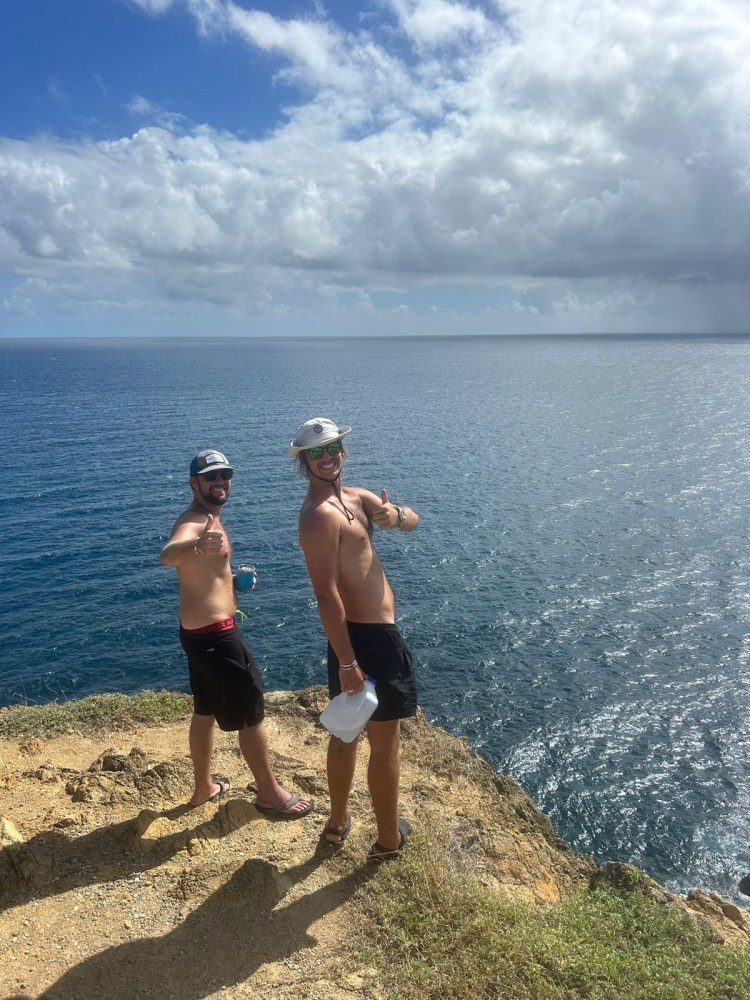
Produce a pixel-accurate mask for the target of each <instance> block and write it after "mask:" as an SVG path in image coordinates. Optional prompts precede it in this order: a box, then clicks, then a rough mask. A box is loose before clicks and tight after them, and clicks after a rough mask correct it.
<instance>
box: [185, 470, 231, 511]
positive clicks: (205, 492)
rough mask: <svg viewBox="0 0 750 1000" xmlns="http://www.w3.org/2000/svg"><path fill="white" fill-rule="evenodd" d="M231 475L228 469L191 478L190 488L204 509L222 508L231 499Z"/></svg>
mask: <svg viewBox="0 0 750 1000" xmlns="http://www.w3.org/2000/svg"><path fill="white" fill-rule="evenodd" d="M209 476H210V477H211V478H210V479H209ZM230 478H231V473H230V472H227V470H226V469H221V470H218V471H213V472H206V473H203V474H201V475H198V476H191V477H190V487H191V489H192V491H193V493H194V495H195V499H196V500H197V501H198V502H199V503H201V504H202V505H203V506H204V507H221V506H223V505H224V504H225V503H226V502H227V500H228V499H229V493H230V491H231V489H232V484H231V482H230V481H229V480H230Z"/></svg>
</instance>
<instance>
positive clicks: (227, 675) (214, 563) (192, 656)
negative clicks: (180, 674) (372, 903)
mask: <svg viewBox="0 0 750 1000" xmlns="http://www.w3.org/2000/svg"><path fill="white" fill-rule="evenodd" d="M233 475H234V469H233V468H232V466H231V465H230V463H229V461H228V460H227V457H226V455H225V454H224V453H223V452H221V451H218V450H217V449H215V448H208V449H206V450H205V451H199V452H198V454H197V455H196V456H195V458H194V459H193V460H192V461H191V463H190V479H189V480H188V482H189V484H190V489H191V490H192V491H193V500H192V503H191V504H190V506H189V507H187V509H186V510H184V511H183V512H182V514H180V516H179V517H178V518H177V521H176V522H175V524H174V527H173V528H172V532H171V534H170V536H169V541H168V542H167V544H166V545H165V546H164V548H163V549H162V552H161V562H162V563H163V565H164V566H174V568H175V569H176V570H177V581H178V583H179V587H180V643H181V644H182V648H183V649H184V651H185V655H186V656H187V659H188V665H189V668H190V687H191V689H192V692H193V717H192V719H191V722H190V753H191V756H192V759H193V770H194V772H195V790H194V792H193V796H192V798H191V799H190V801H189V803H188V805H190V806H192V807H195V806H199V805H202V804H203V803H204V802H216V801H217V800H218V799H219V798H221V797H222V796H223V795H225V794H226V792H227V791H229V782H228V781H225V780H224V779H222V778H219V777H217V776H215V775H212V774H211V753H212V749H213V732H214V722H218V724H219V728H220V729H222V730H226V731H236V732H237V734H238V736H239V743H240V750H241V751H242V755H243V757H244V758H245V761H246V762H247V764H248V766H249V768H250V770H251V771H252V772H253V775H254V777H255V782H256V785H257V788H258V795H257V799H256V801H255V807H256V808H257V809H258V811H259V812H261V813H263V814H264V815H266V816H268V817H270V818H272V819H299V818H300V817H302V816H305V815H307V813H309V812H310V810H311V809H312V807H313V804H312V802H311V801H309V800H308V799H303V798H300V796H299V795H294V794H292V793H290V792H288V791H287V790H286V789H284V788H283V787H282V786H281V785H280V784H279V782H278V781H277V779H276V777H275V776H274V774H273V772H272V770H271V762H270V759H269V755H268V741H267V738H266V732H265V728H264V726H263V717H264V704H263V684H262V681H261V678H260V674H259V673H258V671H257V669H256V666H255V661H254V660H253V654H252V653H251V652H250V649H249V647H248V645H247V643H246V642H245V640H244V638H243V636H242V633H241V631H240V630H239V628H238V627H237V625H236V624H235V620H234V614H235V611H234V609H235V594H234V581H233V578H232V568H231V565H230V557H231V554H232V546H231V543H230V541H229V535H228V534H227V532H226V529H225V527H224V525H223V523H222V520H221V516H222V511H223V508H224V504H226V502H227V500H228V499H229V495H230V493H231V489H232V476H233Z"/></svg>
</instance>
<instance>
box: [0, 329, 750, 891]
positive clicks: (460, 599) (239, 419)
mask: <svg viewBox="0 0 750 1000" xmlns="http://www.w3.org/2000/svg"><path fill="white" fill-rule="evenodd" d="M0 361H1V363H2V370H3V372H4V380H3V381H4V384H3V392H2V397H1V398H0V426H2V427H3V428H4V429H5V435H4V438H5V442H6V461H5V471H4V475H3V490H2V496H1V497H0V517H1V518H2V525H3V529H4V533H3V543H2V545H0V573H1V574H2V579H3V587H2V590H1V591H0V627H1V628H2V635H3V654H2V674H1V676H0V704H14V703H17V702H19V701H29V702H44V701H46V700H50V699H54V698H72V697H80V696H82V695H85V694H90V693H93V692H99V691H111V690H121V691H126V692H132V691H136V690H140V689H142V688H146V687H152V688H161V687H168V688H180V689H185V688H186V677H185V668H184V663H183V658H182V653H181V651H180V649H179V645H178V643H177V637H176V629H177V618H176V597H177V591H176V584H175V580H174V574H173V573H172V572H171V571H169V570H166V569H164V568H163V567H161V566H160V565H159V563H158V552H159V549H160V548H161V545H162V544H163V543H164V541H165V539H166V537H167V535H168V533H169V529H170V526H171V524H172V521H173V520H174V517H175V516H176V515H177V513H178V512H179V511H180V510H181V509H182V507H183V506H184V505H185V504H186V503H187V502H188V499H189V495H188V488H187V483H186V477H187V464H188V461H189V459H190V457H191V455H192V454H193V453H194V452H195V451H197V450H198V449H199V448H201V447H204V446H215V447H219V448H222V449H223V450H225V451H226V452H227V453H228V454H229V455H230V458H231V459H232V461H233V462H234V464H235V465H236V467H237V473H236V476H235V480H234V486H233V495H232V499H231V502H230V504H229V505H228V507H227V513H226V523H227V525H228V528H229V530H230V532H231V534H232V537H233V541H234V545H235V562H241V561H247V562H254V563H255V565H256V566H257V567H258V576H259V582H258V587H257V589H256V590H255V591H254V592H253V594H252V595H249V596H248V597H246V598H244V599H243V601H242V605H241V606H242V608H243V610H244V611H245V612H246V613H247V615H248V620H247V622H246V625H245V629H246V633H247V635H248V637H249V639H250V642H251V644H252V646H253V649H254V651H255V654H256V657H257V660H258V663H259V666H260V668H261V670H262V672H263V675H264V678H265V682H266V685H267V687H269V688H273V689H281V688H297V687H302V686H306V685H308V684H314V683H321V682H322V679H323V676H324V670H323V662H324V656H325V643H324V639H323V636H322V632H321V628H320V624H319V620H318V617H317V612H316V608H315V603H314V600H313V596H312V592H311V590H310V586H309V583H308V581H307V578H306V574H305V570H304V564H303V561H302V557H301V555H300V552H299V549H298V546H297V543H296V516H297V511H298V508H299V504H300V502H301V499H302V496H303V494H304V484H303V483H302V482H301V481H300V480H299V479H297V478H296V477H295V475H294V471H293V468H292V462H291V460H290V459H289V458H288V457H287V455H286V445H287V443H288V441H289V439H290V438H291V436H292V434H293V432H294V430H295V428H296V427H297V425H298V424H299V423H300V422H301V421H302V420H304V419H305V418H307V417H309V416H312V415H319V414H321V415H330V416H332V417H333V418H334V419H337V420H340V421H341V422H346V423H349V424H351V425H352V426H353V428H354V430H353V433H352V434H351V435H350V437H349V439H348V440H349V442H350V455H349V461H348V466H347V478H348V480H349V481H350V482H352V483H357V484H360V485H364V486H367V487H369V488H370V489H373V490H374V491H376V492H378V491H379V490H380V489H381V488H383V487H385V488H387V489H388V491H389V495H390V497H391V498H392V499H393V500H395V501H396V502H398V501H399V500H401V501H403V502H405V503H409V504H411V505H412V506H414V507H415V508H416V509H417V510H418V511H419V513H420V514H421V516H422V524H421V526H420V529H419V531H418V532H416V533H414V534H413V535H396V534H395V533H384V534H382V535H379V536H378V537H377V539H376V544H377V547H378V550H379V552H380V555H381V557H382V559H383V561H384V563H385V565H386V569H387V572H388V575H389V578H390V580H391V583H392V584H393V587H394V590H395V592H396V596H397V600H398V608H397V613H398V621H399V624H400V626H401V628H402V631H403V632H404V634H405V635H406V637H407V639H408V641H409V644H410V645H411V647H412V650H413V652H414V655H415V662H416V665H417V669H418V675H419V682H420V695H421V704H422V706H423V708H424V710H425V712H426V714H427V716H428V718H430V719H431V720H432V721H435V722H436V723H438V724H440V725H442V726H444V727H445V728H447V729H448V730H449V731H451V732H454V733H456V734H458V735H463V736H465V737H466V738H467V739H468V740H469V741H470V743H471V744H472V745H473V746H474V747H475V748H476V749H477V750H478V751H479V752H480V753H482V754H483V755H484V756H485V757H486V758H487V760H488V761H489V762H490V763H491V764H492V765H493V766H494V767H496V768H498V769H500V770H503V771H506V772H507V773H509V774H511V775H512V776H513V777H514V778H515V779H516V780H517V781H519V782H520V784H521V785H522V786H523V787H524V788H525V789H526V790H527V791H528V792H529V793H530V794H531V795H532V796H533V797H534V798H535V799H536V801H537V802H538V803H539V804H540V806H541V808H542V809H544V811H545V812H547V813H549V814H550V816H551V818H552V820H553V822H554V823H555V826H556V828H557V830H558V832H559V833H560V835H561V836H563V837H564V838H565V839H566V840H567V841H568V842H569V843H571V845H572V846H574V847H575V848H576V849H577V850H580V851H584V852H586V853H591V854H593V855H594V856H595V858H596V859H597V861H600V862H601V861H604V860H607V859H610V858H612V859H618V860H630V861H632V862H633V863H635V864H637V865H639V866H641V867H643V868H644V869H646V870H647V871H649V872H650V873H651V874H652V875H654V876H655V877H656V878H658V879H660V880H661V881H663V882H665V883H666V884H667V885H669V886H670V887H671V888H673V889H675V890H677V891H684V890H685V889H686V888H688V887H689V886H694V885H696V886H702V887H705V888H709V889H712V890H714V891H718V892H720V893H721V894H722V895H724V896H728V897H730V898H738V900H739V901H740V902H744V903H745V904H747V903H748V900H747V899H746V898H745V897H741V896H737V893H736V886H737V882H738V881H739V878H740V877H741V876H742V875H743V874H745V873H746V872H747V871H750V845H748V840H747V815H748V806H749V805H750V802H749V799H750V794H749V790H750V782H749V781H748V769H749V765H750V732H749V730H750V724H749V723H748V712H747V705H748V687H749V686H750V666H749V659H750V583H749V582H748V581H749V580H750V573H749V569H750V555H749V554H748V553H749V551H750V546H749V545H748V518H747V507H748V492H749V491H748V486H749V484H750V430H749V428H750V422H749V421H748V417H747V412H748V395H749V393H748V390H749V389H750V338H742V337H739V338H738V337H734V338H692V337H670V338H661V337H659V338H643V337H638V338H626V337H617V338H604V337H602V338H592V337H589V338H584V337H579V338H567V337H566V338H482V339H479V338H477V339H464V338H453V339H437V338H436V339H413V340H387V341H386V340H378V341H376V340H333V339H332V340H325V341H319V340H318V341H292V340H278V341H269V340H241V341H240V340H238V341H231V340H221V339H213V340H204V341H189V340H185V341H157V340H152V341H146V340H144V341H114V340H110V341H105V340H101V341H96V342H93V341H75V342H70V341H44V342H43V341H35V342H26V343H21V342H17V341H0Z"/></svg>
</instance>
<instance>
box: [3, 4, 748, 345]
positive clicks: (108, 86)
mask: <svg viewBox="0 0 750 1000" xmlns="http://www.w3.org/2000/svg"><path fill="white" fill-rule="evenodd" d="M0 88H1V89H0V93H2V94H3V100H2V101H0V336H6V337H8V336H10V337H13V336H58V335H67V336H75V335H107V334H118V335H127V334H138V335H150V334H153V335H169V334H194V335H204V334H205V335H210V334H212V333H216V334H229V335H232V334H255V335H306V334H341V335H357V334H364V335H378V334H430V333H444V334H451V333H453V334H458V333H472V334H479V333H486V334H492V333H556V332H560V333H563V332H667V331H668V332H711V333H721V332H729V333H736V332H748V330H750V323H749V322H748V319H747V316H748V311H749V308H748V307H750V286H749V284H748V263H747V262H748V260H750V226H748V219H749V218H750V212H749V211H748V210H749V209H750V116H749V115H748V110H747V109H748V104H747V94H748V93H749V92H750V18H749V17H748V13H747V5H746V0H619V2H617V3H615V2H612V0H517V2H515V3H511V4H505V3H499V2H496V0H466V2H452V0H375V2H371V3H357V2H356V0H355V2H352V3H342V2H337V3H327V4H323V3H312V2H309V0H296V2H277V3H275V4H273V5H267V6H266V7H252V6H250V5H249V4H247V3H238V2H231V0H65V2H61V0H23V2H21V0H6V2H5V3H4V4H3V5H2V8H1V9H0Z"/></svg>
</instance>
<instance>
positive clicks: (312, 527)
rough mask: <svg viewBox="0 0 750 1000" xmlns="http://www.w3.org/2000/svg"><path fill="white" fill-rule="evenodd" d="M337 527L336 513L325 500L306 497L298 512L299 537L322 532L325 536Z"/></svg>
mask: <svg viewBox="0 0 750 1000" xmlns="http://www.w3.org/2000/svg"><path fill="white" fill-rule="evenodd" d="M336 526H337V521H336V513H335V511H334V510H333V509H332V508H331V507H330V506H329V504H328V502H327V501H326V500H318V499H311V498H310V497H308V498H307V499H306V500H305V502H304V503H303V504H302V509H301V510H300V512H299V530H300V535H302V534H303V533H304V534H306V535H307V534H310V533H311V532H318V531H323V532H325V533H326V534H327V533H329V532H330V531H331V530H332V529H333V528H335V527H336Z"/></svg>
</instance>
